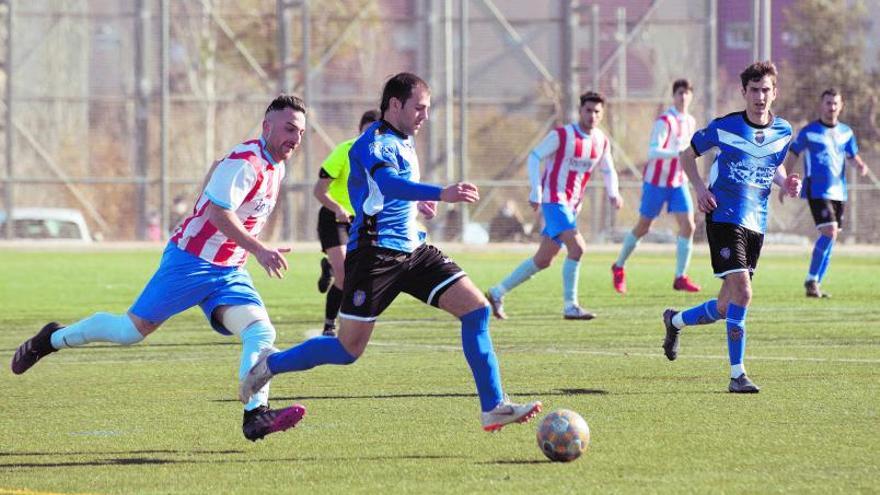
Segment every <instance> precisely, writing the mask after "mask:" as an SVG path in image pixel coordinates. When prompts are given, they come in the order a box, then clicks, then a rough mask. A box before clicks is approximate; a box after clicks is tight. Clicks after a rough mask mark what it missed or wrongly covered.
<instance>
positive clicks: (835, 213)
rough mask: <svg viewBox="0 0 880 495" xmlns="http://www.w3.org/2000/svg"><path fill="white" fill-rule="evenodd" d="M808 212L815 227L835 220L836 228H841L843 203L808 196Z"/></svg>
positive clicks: (823, 225)
mask: <svg viewBox="0 0 880 495" xmlns="http://www.w3.org/2000/svg"><path fill="white" fill-rule="evenodd" d="M809 202H810V212H812V213H813V221H814V222H816V227H825V226H827V225H831V224H832V223H835V222H837V228H838V229H841V228H843V211H844V206H845V203H844V202H843V201H837V200H834V199H822V198H810V199H809Z"/></svg>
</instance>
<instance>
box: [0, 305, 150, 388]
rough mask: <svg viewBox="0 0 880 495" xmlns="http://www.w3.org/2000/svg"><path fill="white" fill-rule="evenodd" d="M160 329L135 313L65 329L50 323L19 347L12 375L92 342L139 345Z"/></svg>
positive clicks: (87, 320)
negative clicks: (45, 359)
mask: <svg viewBox="0 0 880 495" xmlns="http://www.w3.org/2000/svg"><path fill="white" fill-rule="evenodd" d="M138 324H139V325H140V327H138V326H137V325H138ZM158 327H159V324H151V323H149V322H147V321H145V320H142V319H140V318H138V317H137V316H134V315H132V314H122V315H115V314H111V313H95V314H93V315H92V316H90V317H88V318H85V319H83V320H80V321H78V322H76V323H74V324H72V325H69V326H66V327H65V326H62V325H61V324H59V323H57V322H51V323H48V324H46V325H45V326H44V327H43V328H42V329H41V330H40V331H39V332H37V334H36V335H34V336H33V337H31V338H29V339H28V340H26V341H24V343H22V344H21V345H20V346H19V347H18V349H17V350H16V351H15V355H14V356H13V358H12V372H13V373H15V374H16V375H20V374H22V373H24V372H25V371H27V370H29V369H30V368H31V367H32V366H33V365H35V364H37V361H39V360H40V359H42V358H44V357H45V356H48V355H49V354H51V353H53V352H56V351H58V350H60V349H65V348H70V347H79V346H83V345H86V344H90V343H92V342H112V343H114V344H120V345H131V344H136V343H138V342H140V341H142V340H144V337H145V336H146V335H148V334H150V333H151V332H152V331H153V330H155V329H156V328H158Z"/></svg>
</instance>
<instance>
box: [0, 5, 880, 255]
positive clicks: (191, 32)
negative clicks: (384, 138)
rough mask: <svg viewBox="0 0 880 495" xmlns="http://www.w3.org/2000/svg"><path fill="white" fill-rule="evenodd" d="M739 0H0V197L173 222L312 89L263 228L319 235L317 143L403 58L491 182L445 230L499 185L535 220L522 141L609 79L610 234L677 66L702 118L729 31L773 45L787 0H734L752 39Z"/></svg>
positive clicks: (453, 176)
mask: <svg viewBox="0 0 880 495" xmlns="http://www.w3.org/2000/svg"><path fill="white" fill-rule="evenodd" d="M730 1H733V0H730ZM780 1H782V0H777V2H776V3H779V2H780ZM795 1H796V0H791V1H789V2H785V1H782V3H788V4H791V3H792V2H795ZM728 3H730V2H729V1H726V0H703V1H699V2H697V1H689V0H629V1H626V0H601V1H596V2H590V1H579V0H553V1H546V2H535V1H532V0H336V1H333V0H324V1H321V2H315V1H309V0H241V1H232V0H134V1H122V0H28V1H23V0H0V57H2V74H0V77H2V80H0V88H2V89H0V90H2V91H3V95H2V96H3V98H2V102H3V103H2V108H0V113H2V115H0V126H2V132H0V139H2V141H0V142H2V143H3V148H4V153H3V158H2V160H3V162H4V166H3V168H2V173H0V191H2V201H3V202H2V208H3V209H4V210H6V211H9V210H10V209H12V208H18V207H24V206H62V207H69V208H75V209H78V210H81V211H82V212H83V213H84V214H85V215H86V217H87V219H88V222H89V223H90V225H91V227H92V228H93V230H95V231H97V232H100V233H101V234H102V236H103V238H104V239H108V240H129V239H146V238H156V237H163V236H166V235H167V232H168V231H169V230H170V229H171V228H173V227H174V225H175V224H176V222H177V220H179V218H180V214H181V209H188V208H189V207H191V204H192V202H193V200H194V198H195V195H196V194H197V193H198V188H199V186H200V185H201V183H202V181H203V179H204V173H205V171H206V170H207V168H208V166H209V165H210V164H211V162H212V161H213V160H214V159H215V158H216V157H219V156H221V155H222V154H223V153H224V152H225V151H227V150H228V149H229V148H230V147H231V146H233V145H235V144H237V143H238V142H240V141H242V140H244V139H246V138H249V137H252V136H255V135H256V134H257V133H258V132H259V129H260V128H259V124H260V120H261V118H262V112H263V110H264V109H265V106H266V104H267V103H268V101H269V100H270V99H271V98H272V97H273V96H274V95H275V94H277V93H278V92H293V93H296V94H299V95H301V96H303V97H304V98H305V99H306V101H307V103H308V104H309V106H310V113H309V120H308V125H309V129H308V132H307V135H306V138H305V141H304V143H303V146H302V149H301V151H300V152H299V153H298V154H297V155H296V157H295V158H294V159H293V161H292V163H290V164H289V174H288V178H287V180H286V184H285V194H284V196H283V199H282V201H281V203H280V204H279V212H278V213H276V215H275V217H274V220H273V222H272V223H271V224H270V226H269V232H268V235H269V236H270V237H272V238H274V239H293V240H310V239H314V238H315V234H314V229H315V224H316V216H317V215H316V213H317V209H318V205H317V203H316V201H315V200H314V199H313V198H312V195H311V188H312V185H313V183H314V181H315V180H316V178H317V171H318V169H319V167H320V163H321V161H322V160H323V158H324V157H325V156H326V154H327V153H328V152H329V151H330V150H331V149H332V147H333V145H334V144H335V143H337V142H339V141H342V140H344V139H348V138H350V137H352V136H353V135H354V134H355V132H356V126H357V120H358V118H359V116H360V114H361V113H362V112H363V111H364V110H366V109H368V108H372V107H375V106H376V105H377V103H378V99H379V93H380V91H381V87H382V84H383V83H384V81H385V79H386V78H387V77H388V76H390V75H391V74H393V73H396V72H398V71H402V70H408V71H414V72H417V73H419V74H420V75H422V76H423V77H424V78H425V79H426V80H428V81H429V83H430V84H431V87H432V93H433V108H432V115H431V121H430V122H429V124H428V126H427V128H425V129H424V130H423V131H422V133H421V134H420V136H419V138H418V146H419V152H420V157H421V161H422V169H423V170H422V176H423V180H427V181H433V182H440V183H447V182H452V181H455V180H460V179H465V180H469V181H472V182H475V183H477V184H478V185H479V186H480V187H481V190H482V198H483V199H482V200H481V202H480V203H479V204H477V205H473V206H470V207H467V208H459V209H450V210H445V211H443V212H441V214H440V215H439V219H438V220H436V221H435V222H433V223H432V224H431V225H429V228H431V229H432V230H434V231H435V232H436V233H437V235H439V236H444V237H451V238H457V237H458V236H460V235H461V232H462V229H461V225H465V224H469V223H479V224H481V225H484V226H485V225H488V224H489V223H490V221H491V220H492V218H493V217H494V216H495V215H496V214H497V212H498V211H499V210H501V209H502V208H504V207H505V206H506V207H507V208H508V209H510V208H511V207H513V208H516V209H518V210H519V211H520V212H521V213H520V215H521V216H522V217H524V221H525V222H526V223H531V215H530V213H528V212H530V210H529V209H528V203H527V196H528V186H527V179H526V172H525V166H524V162H525V157H526V155H527V153H528V152H529V150H530V149H531V147H532V146H534V145H535V144H536V143H537V142H538V141H539V140H540V139H541V138H542V137H543V136H544V135H545V134H546V133H547V132H548V131H549V130H550V129H552V128H553V127H554V126H556V125H559V124H560V123H562V122H566V121H569V120H572V119H574V117H575V112H576V102H577V96H578V95H579V94H580V93H581V92H582V91H585V90H587V89H599V90H600V91H602V92H603V93H605V94H606V95H607V96H608V97H609V104H608V108H607V117H606V120H605V122H604V123H603V127H604V128H605V129H606V130H607V131H608V134H609V135H610V136H611V138H612V140H613V142H614V155H615V160H616V163H617V168H618V171H619V172H620V174H621V181H622V188H623V191H624V197H625V200H626V206H625V207H624V209H623V210H621V211H619V212H612V211H610V209H609V208H608V206H607V205H606V204H605V202H604V201H603V200H602V199H601V198H603V197H604V194H603V193H602V192H601V188H602V185H601V181H598V182H599V183H598V184H596V183H593V184H591V185H590V195H591V199H590V202H589V203H588V204H587V206H586V207H585V209H584V210H585V211H584V213H582V215H581V220H580V221H581V223H582V225H581V227H582V228H583V231H584V232H585V233H586V234H587V236H588V238H589V239H590V240H591V241H601V240H608V239H613V238H614V237H615V235H617V234H619V233H620V232H622V231H623V230H626V229H628V228H629V227H630V226H631V225H632V224H634V222H635V220H636V218H637V215H638V213H637V205H638V202H639V194H640V191H641V168H642V165H643V163H644V160H645V155H646V151H647V144H648V143H647V141H648V134H649V132H650V128H651V125H652V123H653V119H654V118H655V117H656V115H657V114H658V113H659V111H661V110H662V109H663V108H665V107H666V106H668V105H669V104H670V98H669V93H670V85H671V82H672V81H673V80H674V79H676V78H679V77H688V78H689V79H691V81H693V82H694V84H695V86H696V88H697V91H696V95H697V98H696V101H695V105H694V108H692V111H693V112H692V113H694V115H695V116H696V117H697V120H698V123H699V124H704V123H705V122H707V120H708V119H710V118H712V117H714V116H717V115H718V114H720V113H723V112H726V111H729V110H733V109H736V108H737V105H740V102H741V100H737V95H738V93H737V91H738V85H737V84H738V82H737V81H736V79H735V74H734V78H733V79H732V78H731V76H730V74H728V73H727V72H725V70H726V69H725V63H726V62H725V59H724V57H725V55H724V54H723V53H722V54H719V46H724V45H723V44H724V43H727V42H729V41H731V40H732V41H731V42H732V44H733V46H736V43H745V45H744V46H745V47H746V48H747V50H746V51H747V52H748V57H752V58H751V59H755V58H764V56H765V55H766V54H768V53H769V50H770V49H771V44H770V42H769V41H768V40H769V39H770V37H769V34H768V33H769V29H770V26H771V23H770V22H767V21H768V20H769V19H770V18H771V16H772V18H773V19H774V21H773V22H776V19H778V18H779V17H780V14H779V13H777V12H775V11H774V10H771V8H770V7H771V2H770V0H752V1H745V0H743V1H739V0H737V2H736V3H737V4H739V5H740V6H743V5H745V6H748V7H754V10H753V11H751V10H750V11H749V12H750V14H749V15H750V16H751V17H747V18H746V22H745V26H746V27H750V29H751V30H750V31H747V34H748V33H750V35H751V37H750V38H749V37H748V36H747V37H746V38H748V39H745V40H742V39H740V38H739V37H737V36H738V35H741V34H742V33H740V32H739V31H738V30H737V29H739V30H740V31H741V30H742V29H741V28H742V26H741V25H735V26H733V28H730V29H729V30H727V31H724V32H721V31H720V30H719V9H721V10H722V11H723V9H724V8H725V6H726V5H727V4H728ZM868 4H870V5H874V6H878V5H875V4H878V2H877V1H872V2H868ZM774 8H775V7H774ZM740 10H741V9H740ZM746 10H749V9H746ZM873 11H874V12H875V11H877V9H874V10H873ZM755 19H758V20H763V22H755ZM774 25H775V24H774ZM762 26H766V27H762ZM762 29H763V31H762ZM771 55H772V54H771ZM777 61H778V60H777ZM790 62H792V63H806V61H798V60H791V61H790ZM781 90H782V91H784V88H781ZM819 90H820V89H819V88H817V91H819ZM815 96H816V95H803V98H804V99H805V100H806V99H807V98H814V97H815ZM844 120H846V119H845V116H844ZM858 132H859V130H858V129H857V133H858ZM863 156H864V157H865V159H866V161H867V162H868V163H869V165H873V164H878V163H880V156H877V155H875V154H872V153H870V152H866V153H864V154H863ZM853 189H854V191H853V194H852V197H851V203H850V207H851V209H850V219H849V221H850V222H851V228H849V232H850V238H851V239H855V240H859V241H863V242H873V241H876V240H878V234H877V232H878V231H880V229H878V228H877V227H878V226H877V225H876V222H875V220H874V215H873V214H871V211H872V207H873V206H874V205H876V204H878V200H880V197H878V196H880V189H878V183H877V181H876V176H872V177H870V178H869V180H865V179H862V180H854V184H853ZM181 206H184V208H181ZM774 209H775V210H776V211H774V215H773V220H772V224H771V227H770V230H771V232H777V233H792V234H801V235H812V233H813V232H814V230H813V227H812V222H811V220H810V218H809V214H808V213H807V211H806V206H805V205H804V204H803V202H789V203H788V204H787V205H785V206H784V207H778V206H777V207H774ZM658 227H659V229H660V230H661V231H662V230H663V229H670V228H672V227H673V223H672V221H671V220H668V219H663V220H661V221H660V222H659V224H658ZM698 231H699V229H698ZM8 233H9V232H8V231H7V234H8Z"/></svg>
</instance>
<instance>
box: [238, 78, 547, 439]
mask: <svg viewBox="0 0 880 495" xmlns="http://www.w3.org/2000/svg"><path fill="white" fill-rule="evenodd" d="M430 105H431V93H430V89H429V88H428V84H427V83H426V82H425V81H423V80H422V79H421V78H419V77H418V76H416V75H414V74H410V73H405V72H404V73H400V74H397V75H395V76H394V77H392V78H391V79H390V80H388V82H387V83H386V84H385V87H384V89H383V91H382V104H381V106H380V111H381V120H380V121H379V122H376V123H374V124H373V125H371V126H370V127H368V128H367V129H366V131H364V133H363V134H362V135H361V136H360V137H359V138H358V139H357V140H356V141H355V143H354V145H353V146H352V148H351V151H350V152H349V158H350V162H351V175H350V176H349V180H348V190H349V194H350V195H351V204H352V206H353V207H354V212H355V219H354V223H353V224H352V228H351V231H350V235H351V237H350V239H349V242H348V255H347V256H346V259H345V287H344V288H343V296H342V309H341V311H340V313H339V316H340V320H341V321H340V328H339V334H338V338H333V337H328V336H318V337H315V338H312V339H309V340H306V341H305V342H302V343H301V344H299V345H297V346H295V347H292V348H290V349H287V350H286V351H282V352H276V351H275V350H270V349H266V350H264V351H263V353H262V354H261V356H260V359H259V360H258V362H257V364H255V365H254V367H253V368H251V370H250V372H249V373H248V374H247V376H246V377H245V378H244V380H242V382H241V388H240V391H239V398H240V399H241V400H242V401H245V400H247V398H248V397H249V396H250V395H251V394H253V392H254V391H255V390H259V389H260V388H261V387H263V385H264V384H265V383H268V381H269V380H270V379H271V378H272V376H274V375H277V374H279V373H287V372H291V371H304V370H308V369H311V368H313V367H315V366H320V365H324V364H340V365H345V364H351V363H353V362H355V361H356V360H357V359H358V358H359V357H360V356H361V355H362V354H363V352H364V350H365V349H366V347H367V343H368V342H369V340H370V337H371V336H372V333H373V327H374V325H375V324H376V320H377V319H378V317H379V315H381V314H382V312H383V311H384V310H385V308H387V307H388V305H390V304H391V302H392V301H394V299H395V298H396V297H397V295H398V294H400V293H401V292H404V293H406V294H409V295H411V296H413V297H415V298H417V299H419V300H421V301H423V302H425V303H426V304H430V305H432V306H436V307H439V308H440V309H443V310H444V311H446V312H447V313H450V314H452V315H454V316H455V317H456V318H458V319H459V320H461V340H462V347H463V349H464V355H465V358H466V359H467V362H468V364H469V365H470V367H471V371H472V373H473V376H474V381H475V382H476V387H477V393H478V395H479V397H480V407H481V409H482V415H481V420H482V426H483V429H484V430H486V431H495V430H499V429H501V428H502V427H503V426H505V425H507V424H509V423H514V422H518V423H522V422H525V421H528V420H529V419H531V418H532V417H534V416H535V415H536V414H537V413H538V412H539V411H540V410H541V403H540V402H529V403H526V404H515V403H513V402H510V400H509V399H508V398H507V396H506V395H505V394H504V392H503V390H502V388H501V374H500V370H499V368H498V361H497V359H496V357H495V351H494V349H493V346H492V339H491V337H490V335H489V307H488V302H487V301H486V299H485V298H484V297H483V294H482V293H481V292H480V291H479V289H477V287H476V286H475V285H474V283H473V282H472V281H471V279H470V278H469V277H468V276H467V274H466V273H465V272H464V271H462V269H461V268H459V266H458V265H456V264H455V262H454V261H452V259H450V258H449V257H447V256H445V255H444V254H443V253H442V252H440V250H439V249H437V248H435V247H434V246H431V245H428V244H426V243H425V233H424V232H422V231H420V230H419V229H418V226H417V223H416V214H417V213H418V212H420V213H422V214H423V215H425V216H426V217H428V218H430V217H433V216H434V214H435V212H436V206H437V203H436V202H437V201H445V202H448V203H459V202H465V203H473V202H475V201H477V200H478V199H479V193H478V191H477V188H476V186H474V185H473V184H468V183H464V182H460V183H458V184H452V185H450V186H447V187H445V188H444V187H441V186H436V185H433V184H422V183H419V161H418V157H417V156H416V151H415V142H414V138H413V137H414V136H415V134H416V133H417V132H418V131H419V129H420V128H421V126H422V124H423V123H424V122H425V121H426V120H427V119H428V109H429V107H430Z"/></svg>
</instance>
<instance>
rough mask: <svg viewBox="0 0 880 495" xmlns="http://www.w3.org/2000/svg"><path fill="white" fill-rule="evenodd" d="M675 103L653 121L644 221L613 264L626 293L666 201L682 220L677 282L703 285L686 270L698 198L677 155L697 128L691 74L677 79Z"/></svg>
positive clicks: (686, 287)
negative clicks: (631, 263) (629, 269)
mask: <svg viewBox="0 0 880 495" xmlns="http://www.w3.org/2000/svg"><path fill="white" fill-rule="evenodd" d="M672 99H673V105H672V106H671V107H669V109H667V110H666V111H665V112H663V113H662V114H661V115H660V117H658V118H657V120H656V121H655V122H654V129H653V130H652V131H651V144H650V146H649V148H648V163H647V164H646V165H645V173H644V183H643V184H642V205H641V206H640V207H639V221H638V222H637V223H636V226H635V227H633V229H632V231H631V232H627V234H626V237H624V238H623V247H621V249H620V255H618V257H617V261H616V262H615V263H614V264H613V265H611V277H612V282H613V284H614V290H616V291H617V292H619V293H621V294H625V293H626V275H625V273H624V270H623V267H624V264H625V263H626V260H627V258H629V256H630V255H631V254H632V252H633V250H634V249H635V248H636V246H637V245H638V244H639V240H641V238H642V237H644V236H645V234H647V233H648V232H650V230H651V223H653V222H654V220H655V219H656V218H657V216H658V215H660V210H662V209H663V204H664V203H665V204H666V211H668V212H669V213H672V214H673V215H674V216H675V220H676V222H678V239H677V241H676V251H675V279H674V280H673V282H672V288H673V289H675V290H681V291H686V292H699V291H700V286H699V285H697V284H695V283H694V282H693V281H692V280H691V279H690V277H688V276H687V268H688V265H689V264H690V261H691V253H692V252H693V248H694V204H693V201H691V193H690V191H688V186H687V176H686V175H685V173H684V169H683V168H682V167H681V164H680V163H679V161H678V154H679V153H680V152H682V151H684V150H685V148H687V147H688V146H689V145H690V142H691V136H693V134H694V129H696V121H695V120H694V117H693V116H692V115H691V114H690V113H688V108H689V107H690V105H691V101H692V100H693V99H694V88H693V86H692V85H691V83H690V81H688V80H687V79H678V80H677V81H675V82H674V83H672Z"/></svg>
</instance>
